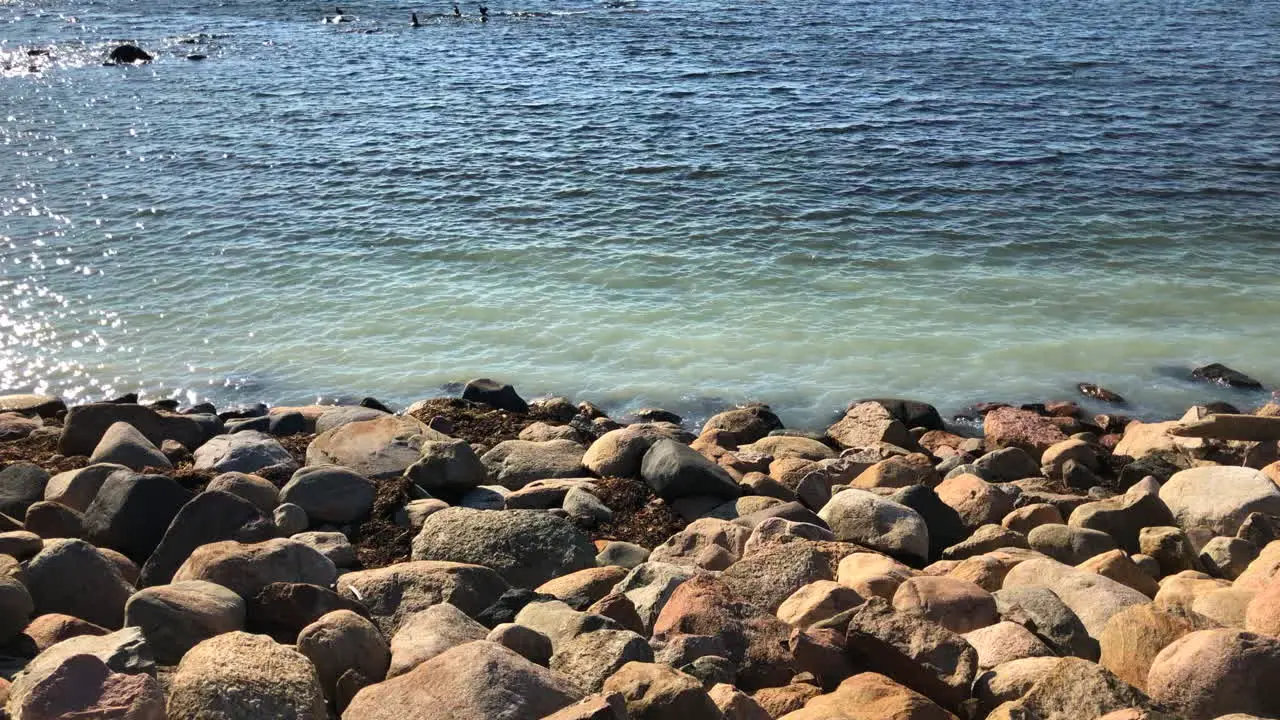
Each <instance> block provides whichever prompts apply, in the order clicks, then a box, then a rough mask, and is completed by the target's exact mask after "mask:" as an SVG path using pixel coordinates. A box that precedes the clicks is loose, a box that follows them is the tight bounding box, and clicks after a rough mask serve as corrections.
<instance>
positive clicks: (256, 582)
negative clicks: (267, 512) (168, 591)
mask: <svg viewBox="0 0 1280 720" xmlns="http://www.w3.org/2000/svg"><path fill="white" fill-rule="evenodd" d="M337 577H338V571H337V568H335V567H334V566H333V563H332V562H330V561H329V559H328V558H326V557H325V556H323V555H321V554H320V553H318V552H316V551H315V550H314V549H313V548H311V547H309V546H307V545H305V544H303V543H300V542H297V541H296V540H289V539H285V538H275V539H272V540H266V541H263V542H258V543H250V544H246V543H240V542H236V541H234V540H227V541H224V542H216V543H210V544H208V545H201V546H200V547H198V548H196V550H195V551H194V552H192V553H191V555H190V556H189V557H188V558H187V560H186V562H184V563H182V566H181V567H180V568H178V571H177V572H176V573H175V574H174V576H173V579H174V582H178V581H182V580H208V581H209V582H214V583H217V584H219V585H222V586H223V587H226V588H229V589H231V590H232V591H234V592H235V593H236V594H238V595H239V596H240V597H242V598H245V599H246V600H248V599H251V598H253V597H254V596H256V595H257V594H258V593H259V592H260V591H261V590H262V589H263V588H264V587H266V586H267V585H269V584H271V583H276V582H301V583H310V584H313V585H319V586H321V587H327V586H330V585H332V584H333V582H334V580H336V579H337Z"/></svg>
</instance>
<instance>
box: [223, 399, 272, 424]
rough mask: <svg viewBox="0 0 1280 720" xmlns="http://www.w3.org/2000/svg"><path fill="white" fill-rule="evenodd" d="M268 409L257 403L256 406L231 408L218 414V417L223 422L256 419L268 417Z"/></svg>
mask: <svg viewBox="0 0 1280 720" xmlns="http://www.w3.org/2000/svg"><path fill="white" fill-rule="evenodd" d="M267 409H268V408H267V406H266V405H264V404H263V403H256V404H254V405H245V406H242V407H237V408H231V409H230V410H223V411H222V412H220V413H218V417H219V418H220V419H221V420H222V421H223V422H226V421H228V420H239V419H242V418H256V417H262V416H263V415H266V414H267Z"/></svg>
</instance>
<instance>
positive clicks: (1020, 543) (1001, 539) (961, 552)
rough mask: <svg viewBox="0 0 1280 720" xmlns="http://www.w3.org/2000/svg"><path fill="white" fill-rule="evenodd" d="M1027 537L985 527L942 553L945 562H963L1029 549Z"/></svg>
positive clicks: (991, 526)
mask: <svg viewBox="0 0 1280 720" xmlns="http://www.w3.org/2000/svg"><path fill="white" fill-rule="evenodd" d="M1030 547H1031V546H1030V545H1028V544H1027V536H1026V535H1023V534H1022V533H1020V532H1016V531H1014V530H1010V529H1008V528H1005V527H1001V526H999V525H983V526H981V527H979V528H978V529H977V530H974V531H973V534H972V535H970V536H969V537H968V538H966V539H965V540H963V541H961V542H958V543H956V544H955V545H952V546H950V547H948V548H947V549H946V550H943V551H942V559H943V560H963V559H965V558H970V557H973V556H975V555H983V554H985V553H989V552H994V551H996V550H1006V549H1011V548H1020V549H1024V550H1025V549H1029V548H1030Z"/></svg>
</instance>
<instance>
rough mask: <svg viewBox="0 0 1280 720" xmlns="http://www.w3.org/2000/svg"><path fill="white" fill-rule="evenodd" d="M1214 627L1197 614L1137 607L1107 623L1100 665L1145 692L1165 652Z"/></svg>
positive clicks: (1100, 637)
mask: <svg viewBox="0 0 1280 720" xmlns="http://www.w3.org/2000/svg"><path fill="white" fill-rule="evenodd" d="M1214 626H1215V624H1214V623H1213V622H1211V621H1209V620H1207V619H1206V618H1203V617H1200V616H1198V615H1196V614H1195V613H1193V612H1187V611H1185V610H1180V609H1177V608H1162V607H1157V606H1156V605H1155V604H1147V605H1135V606H1133V607H1130V608H1126V609H1124V610H1122V611H1120V612H1118V613H1116V614H1115V615H1114V616H1112V618H1111V619H1110V620H1108V621H1107V625H1106V627H1105V628H1104V629H1103V631H1102V633H1101V635H1099V636H1098V645H1099V646H1100V647H1101V649H1102V656H1101V659H1099V661H1098V662H1099V663H1100V664H1101V665H1102V666H1103V667H1105V668H1106V669H1108V670H1110V671H1111V672H1113V673H1115V674H1116V677H1118V678H1120V679H1121V680H1124V681H1125V682H1127V683H1129V684H1130V685H1132V686H1134V687H1136V688H1138V689H1139V690H1142V691H1144V692H1145V691H1146V689H1147V674H1148V672H1150V670H1151V663H1152V661H1154V660H1155V658H1156V656H1157V655H1158V654H1159V653H1160V651H1161V650H1163V649H1164V648H1165V647H1167V646H1168V645H1169V644H1170V643H1172V642H1173V641H1175V640H1177V639H1178V638H1180V637H1182V636H1183V635H1186V634H1187V633H1191V632H1195V631H1197V630H1207V629H1210V628H1213V627H1214Z"/></svg>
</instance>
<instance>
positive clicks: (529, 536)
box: [413, 508, 596, 588]
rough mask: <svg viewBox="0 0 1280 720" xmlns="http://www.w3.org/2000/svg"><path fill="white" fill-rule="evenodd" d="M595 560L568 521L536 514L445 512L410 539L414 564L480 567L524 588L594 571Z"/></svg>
mask: <svg viewBox="0 0 1280 720" xmlns="http://www.w3.org/2000/svg"><path fill="white" fill-rule="evenodd" d="M595 555H596V550H595V546H594V545H592V543H591V540H590V539H589V538H588V537H587V536H586V535H585V534H583V532H582V531H581V530H579V529H578V528H577V527H575V526H574V525H573V524H572V523H571V522H569V521H568V520H565V519H563V518H560V517H556V516H555V515H552V514H550V513H546V512H540V511H537V510H506V511H502V512H494V511H485V510H470V509H467V508H448V509H445V510H441V511H440V512H437V513H432V514H431V515H430V516H429V517H428V518H427V519H426V520H425V521H424V522H423V524H422V530H421V532H419V533H418V535H417V537H415V538H414V540H413V559H414V560H445V561H451V562H460V563H475V564H477V565H484V566H486V567H490V568H492V569H493V570H494V571H496V572H497V573H498V574H499V575H501V576H502V578H503V579H504V580H506V581H507V582H509V583H511V584H512V585H515V586H518V587H527V588H534V587H537V586H539V585H541V584H542V583H544V582H546V581H548V580H550V579H552V578H554V577H559V576H561V575H564V574H566V573H570V572H573V571H575V570H582V569H585V568H589V567H593V566H595Z"/></svg>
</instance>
